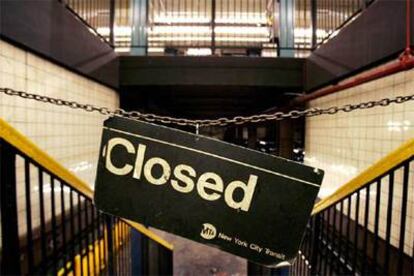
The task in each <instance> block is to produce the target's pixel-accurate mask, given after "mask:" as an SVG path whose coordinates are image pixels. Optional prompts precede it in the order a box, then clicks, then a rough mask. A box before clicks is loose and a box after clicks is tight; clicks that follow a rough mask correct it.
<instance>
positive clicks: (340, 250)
mask: <svg viewBox="0 0 414 276" xmlns="http://www.w3.org/2000/svg"><path fill="white" fill-rule="evenodd" d="M343 218H344V200H341V202H340V203H339V234H338V260H337V263H338V266H337V271H336V272H337V273H341V266H342V263H341V255H342V240H343V238H342V237H343V234H342V233H343V226H344V224H343Z"/></svg>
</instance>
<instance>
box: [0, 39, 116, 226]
mask: <svg viewBox="0 0 414 276" xmlns="http://www.w3.org/2000/svg"><path fill="white" fill-rule="evenodd" d="M0 87H8V88H13V89H17V90H22V91H27V92H32V93H38V94H42V95H47V96H53V97H57V98H62V99H65V100H72V101H78V102H80V103H90V104H94V105H98V106H106V107H109V108H116V107H118V106H119V97H118V94H117V92H116V91H115V90H113V89H110V88H108V87H106V86H103V85H101V84H98V83H96V82H94V81H92V80H89V79H87V78H85V77H83V76H80V75H78V74H75V73H73V72H71V71H69V70H67V69H64V68H62V67H60V66H58V65H56V64H54V63H51V62H49V61H47V60H45V59H42V58H40V57H38V56H36V55H34V54H31V53H29V52H26V51H23V50H21V49H19V48H17V47H15V46H13V45H11V44H9V43H7V42H5V41H1V40H0ZM0 117H1V118H2V119H4V120H6V121H7V122H8V123H10V124H11V125H12V126H13V127H15V128H16V129H18V130H19V131H20V132H22V133H23V134H24V135H26V136H27V137H28V138H29V139H31V140H32V141H34V143H35V144H37V145H38V146H39V147H40V148H41V149H43V150H44V151H45V152H46V153H48V154H49V155H51V156H52V157H54V158H55V159H56V160H57V161H58V162H59V163H61V164H62V165H64V166H65V167H66V168H68V169H69V170H71V171H72V172H73V173H75V174H76V175H77V176H79V177H80V178H81V179H82V180H84V181H85V182H86V183H88V184H89V185H90V186H91V187H92V186H93V184H94V180H95V172H96V165H97V160H98V150H99V143H100V138H101V130H102V123H103V120H104V119H105V118H106V117H105V116H102V115H99V114H96V113H89V112H85V111H81V110H73V109H71V108H66V107H59V106H54V105H50V104H45V103H40V102H35V101H31V100H25V99H21V98H18V97H11V96H7V95H4V94H0ZM17 163H18V166H19V167H20V168H22V166H23V163H22V162H21V161H18V162H17ZM31 177H32V179H33V181H32V183H33V185H32V186H31V189H32V190H31V192H32V206H33V208H32V217H33V219H34V224H35V225H34V226H36V225H38V223H39V215H38V210H39V209H38V208H39V207H38V198H39V193H38V189H39V188H38V185H37V177H38V176H37V172H33V173H32V175H31ZM23 181H24V175H23V174H21V175H18V187H17V189H18V204H19V225H20V232H21V234H22V233H23V232H24V231H25V230H24V228H25V217H24V216H25V209H26V207H25V204H24V195H25V192H24V184H23V183H24V182H23ZM48 181H49V180H48V179H46V183H48ZM46 186H47V185H46ZM57 187H58V186H57ZM55 192H56V195H59V192H60V190H59V189H56V191H55ZM44 194H45V200H46V201H47V202H48V204H47V205H46V211H47V213H50V212H51V210H50V205H49V204H50V184H49V188H48V187H46V188H45V192H44ZM48 195H49V196H48ZM75 203H76V201H75ZM56 204H57V206H60V201H57V203H56ZM59 208H60V207H58V208H57V212H58V213H60V211H59Z"/></svg>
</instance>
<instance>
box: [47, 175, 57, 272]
mask: <svg viewBox="0 0 414 276" xmlns="http://www.w3.org/2000/svg"><path fill="white" fill-rule="evenodd" d="M49 180H50V188H51V192H50V201H51V209H52V210H51V211H52V261H53V266H52V271H53V274H54V275H57V235H56V230H57V227H56V204H55V203H56V202H55V179H54V177H53V176H50V177H49Z"/></svg>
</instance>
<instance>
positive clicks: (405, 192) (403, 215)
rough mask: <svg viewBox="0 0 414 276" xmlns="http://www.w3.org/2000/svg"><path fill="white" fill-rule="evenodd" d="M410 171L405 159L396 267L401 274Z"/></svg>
mask: <svg viewBox="0 0 414 276" xmlns="http://www.w3.org/2000/svg"><path fill="white" fill-rule="evenodd" d="M409 171H410V163H409V162H408V161H407V162H405V164H404V174H403V190H402V206H401V220H400V243H399V254H398V266H397V267H398V269H397V274H399V275H402V274H403V265H404V247H405V244H404V242H405V229H406V219H407V203H408V176H409Z"/></svg>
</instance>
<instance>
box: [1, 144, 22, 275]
mask: <svg viewBox="0 0 414 276" xmlns="http://www.w3.org/2000/svg"><path fill="white" fill-rule="evenodd" d="M0 183H1V185H0V199H1V201H0V207H1V209H0V214H1V221H2V223H1V238H2V252H1V253H2V254H1V255H2V260H1V267H0V274H2V275H9V274H13V275H19V274H20V245H19V228H18V227H19V226H18V217H17V215H18V214H17V191H16V153H15V151H14V149H13V148H12V147H11V146H10V145H9V144H7V143H6V141H4V140H3V139H0Z"/></svg>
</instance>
